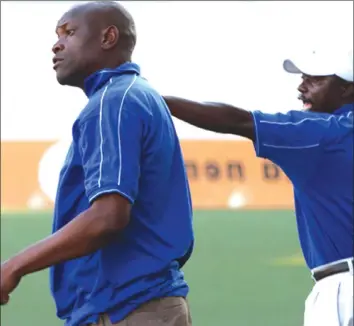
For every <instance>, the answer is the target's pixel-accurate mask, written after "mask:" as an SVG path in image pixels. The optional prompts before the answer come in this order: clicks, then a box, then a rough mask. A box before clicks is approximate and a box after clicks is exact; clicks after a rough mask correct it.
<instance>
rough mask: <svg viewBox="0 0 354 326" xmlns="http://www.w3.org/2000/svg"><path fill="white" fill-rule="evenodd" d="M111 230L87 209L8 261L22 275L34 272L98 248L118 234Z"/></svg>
mask: <svg viewBox="0 0 354 326" xmlns="http://www.w3.org/2000/svg"><path fill="white" fill-rule="evenodd" d="M110 229H111V230H112V231H113V230H115V228H114V227H112V228H109V227H108V226H107V223H106V222H105V221H104V219H101V218H98V217H97V213H96V212H93V211H92V210H90V209H89V210H87V211H85V212H83V213H82V214H80V215H79V216H78V217H76V218H75V219H74V220H73V221H71V222H70V223H68V224H67V225H66V226H65V227H63V228H62V229H60V230H59V231H57V232H56V233H54V234H53V235H51V236H49V237H48V238H46V239H44V240H42V241H40V242H38V243H36V244H34V245H32V246H30V247H28V248H26V249H25V250H23V251H22V252H20V253H19V254H18V255H16V256H14V257H13V258H11V259H10V260H9V262H11V264H12V266H13V268H14V270H15V271H16V272H18V273H19V274H20V275H21V276H24V275H27V274H30V273H34V272H36V271H39V270H42V269H45V268H47V267H50V266H52V265H56V264H59V263H62V262H64V261H67V260H71V259H74V258H78V257H82V256H86V255H88V254H90V253H92V252H94V251H96V250H98V249H100V248H101V247H103V246H104V245H105V244H107V242H108V241H109V240H110V239H111V238H112V236H114V235H115V234H116V233H117V231H115V233H114V232H112V231H109V230H110Z"/></svg>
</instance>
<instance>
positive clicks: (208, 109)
mask: <svg viewBox="0 0 354 326" xmlns="http://www.w3.org/2000/svg"><path fill="white" fill-rule="evenodd" d="M164 99H165V101H166V103H167V105H168V107H169V109H170V111H171V113H172V115H173V116H175V117H176V118H178V119H180V120H183V121H185V122H187V123H190V124H192V125H194V126H196V127H199V128H202V129H206V130H210V131H215V132H219V133H229V134H235V135H239V136H243V137H246V138H249V139H251V140H252V141H253V140H254V139H255V131H254V121H253V117H252V114H251V113H250V112H249V111H246V110H243V109H239V108H236V107H234V106H231V105H227V104H223V103H211V102H203V103H201V102H194V101H190V100H186V99H182V98H178V97H173V96H164Z"/></svg>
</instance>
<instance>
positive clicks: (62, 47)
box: [52, 42, 64, 54]
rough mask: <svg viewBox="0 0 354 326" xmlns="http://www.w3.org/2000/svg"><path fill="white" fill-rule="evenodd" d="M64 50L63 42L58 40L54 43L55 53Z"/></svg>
mask: <svg viewBox="0 0 354 326" xmlns="http://www.w3.org/2000/svg"><path fill="white" fill-rule="evenodd" d="M63 50H64V44H63V43H61V42H57V43H55V44H54V45H53V48H52V51H53V53H54V54H57V53H58V52H60V51H63Z"/></svg>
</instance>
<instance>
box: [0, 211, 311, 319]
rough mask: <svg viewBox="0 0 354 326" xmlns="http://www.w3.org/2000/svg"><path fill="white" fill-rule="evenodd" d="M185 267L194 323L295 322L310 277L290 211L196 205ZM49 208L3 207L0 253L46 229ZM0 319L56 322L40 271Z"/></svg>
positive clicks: (24, 284)
mask: <svg viewBox="0 0 354 326" xmlns="http://www.w3.org/2000/svg"><path fill="white" fill-rule="evenodd" d="M194 224H195V231H196V248H195V252H194V255H193V256H192V259H191V260H190V262H189V263H188V264H187V266H186V268H185V272H186V278H187V280H188V282H189V284H190V287H191V292H190V296H189V300H190V304H191V308H192V317H193V325H194V326H300V325H301V324H302V314H303V306H304V300H305V297H306V295H307V292H308V291H309V290H310V288H311V279H310V276H309V273H308V271H307V269H306V268H305V266H304V264H303V261H302V259H301V255H300V249H299V244H298V240H297V235H296V225H295V219H294V216H293V213H292V212H288V211H275V212H264V211H262V212H253V211H251V212H250V211H235V212H232V211H208V212H204V211H197V212H195V222H194ZM50 228H51V220H50V216H49V215H48V214H22V215H21V214H17V215H6V214H3V216H2V218H1V259H2V260H3V259H5V258H7V257H8V256H9V255H11V254H14V253H15V252H17V251H18V250H20V249H21V248H23V247H24V246H25V245H28V244H30V243H31V242H33V241H35V240H38V239H40V238H41V237H43V236H45V235H47V234H48V233H49V232H50ZM1 325H3V326H19V325H21V326H22V325H25V326H59V325H63V323H62V322H61V321H58V320H57V319H56V316H55V310H54V305H53V302H52V300H51V297H50V294H49V287H48V275H47V271H45V272H41V273H37V274H35V275H31V276H28V277H26V278H25V279H24V280H23V281H22V282H21V284H20V287H19V288H18V289H17V290H16V291H15V293H14V294H13V295H12V297H11V302H10V304H9V305H8V306H6V307H2V308H1Z"/></svg>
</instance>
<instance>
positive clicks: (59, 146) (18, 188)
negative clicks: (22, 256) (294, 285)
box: [1, 140, 293, 210]
mask: <svg viewBox="0 0 354 326" xmlns="http://www.w3.org/2000/svg"><path fill="white" fill-rule="evenodd" d="M181 145H182V149H183V154H184V159H185V164H186V169H187V173H188V178H189V182H190V187H191V193H192V199H193V206H194V208H197V209H226V208H233V209H237V208H247V209H288V208H292V207H293V192H292V187H291V184H290V182H289V180H288V179H287V177H286V176H285V175H284V173H283V172H282V171H281V170H280V169H279V168H278V167H277V166H276V165H274V164H272V163H271V162H269V161H267V160H263V159H258V158H256V157H255V153H254V149H253V145H252V144H251V143H250V142H248V141H238V140H232V141H230V140H227V141H225V140H222V141H220V140H182V141H181ZM68 147H69V143H67V142H2V143H1V207H2V210H24V209H51V208H52V207H53V201H54V198H55V189H56V185H57V179H58V174H59V170H60V166H61V163H62V162H63V161H64V158H65V154H66V150H67V148H68ZM171 186H173V185H171Z"/></svg>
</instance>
